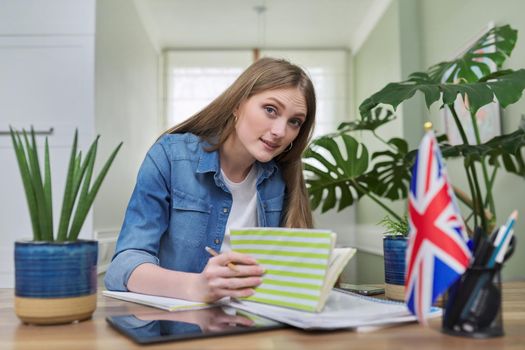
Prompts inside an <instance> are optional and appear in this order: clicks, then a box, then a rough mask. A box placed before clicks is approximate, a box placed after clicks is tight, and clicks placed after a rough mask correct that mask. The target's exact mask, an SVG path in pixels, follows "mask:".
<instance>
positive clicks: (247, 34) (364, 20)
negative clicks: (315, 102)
mask: <svg viewBox="0 0 525 350" xmlns="http://www.w3.org/2000/svg"><path fill="white" fill-rule="evenodd" d="M390 2H391V0H135V4H136V7H137V10H138V12H139V16H140V18H141V20H142V22H143V24H144V26H145V28H146V31H147V32H148V35H149V36H150V38H151V40H152V42H153V44H154V46H155V47H156V48H157V49H158V50H163V49H169V48H253V47H260V48H349V49H350V50H352V51H353V52H356V51H357V50H358V49H359V47H360V46H361V44H362V43H363V41H364V40H365V39H366V37H367V36H368V34H369V32H370V31H371V30H372V29H373V27H374V26H375V24H376V23H377V21H378V20H379V18H380V17H381V15H382V14H383V13H384V11H385V10H386V8H387V7H388V5H389V4H390ZM256 7H259V8H261V7H262V8H263V9H264V10H263V11H262V13H261V14H258V13H257V11H256Z"/></svg>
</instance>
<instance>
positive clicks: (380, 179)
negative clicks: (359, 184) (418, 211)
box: [367, 138, 411, 200]
mask: <svg viewBox="0 0 525 350" xmlns="http://www.w3.org/2000/svg"><path fill="white" fill-rule="evenodd" d="M388 143H389V144H390V145H391V146H392V147H393V149H392V150H386V151H381V152H375V153H374V154H373V155H372V159H375V160H377V162H376V163H375V164H374V168H373V169H372V171H371V172H370V174H368V175H367V178H368V179H374V180H375V181H374V182H371V180H369V181H368V183H369V186H370V188H371V189H372V191H374V192H375V193H377V194H378V195H380V196H381V197H386V198H389V199H391V200H397V199H404V198H406V197H407V194H408V188H409V186H410V176H411V175H410V166H411V164H410V163H409V161H408V160H407V158H406V155H407V153H408V143H407V142H406V141H405V140H403V139H400V138H392V139H391V140H389V141H388ZM394 149H395V151H394Z"/></svg>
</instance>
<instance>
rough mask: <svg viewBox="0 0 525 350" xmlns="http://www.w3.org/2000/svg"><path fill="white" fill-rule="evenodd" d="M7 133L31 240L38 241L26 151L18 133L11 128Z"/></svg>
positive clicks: (37, 224)
mask: <svg viewBox="0 0 525 350" xmlns="http://www.w3.org/2000/svg"><path fill="white" fill-rule="evenodd" d="M9 132H10V134H11V141H12V142H13V148H14V150H15V154H16V160H17V163H18V168H19V170H20V175H21V177H22V184H23V185H24V190H25V194H26V200H27V207H28V208H29V216H30V218H31V227H32V228H33V239H34V240H35V241H39V240H41V239H42V237H41V233H40V224H39V220H38V207H37V204H36V196H35V190H34V188H33V183H32V180H31V172H30V170H29V164H28V160H27V157H26V151H25V149H24V145H23V143H22V140H21V138H20V132H18V131H15V130H14V129H13V128H12V127H11V126H10V127H9Z"/></svg>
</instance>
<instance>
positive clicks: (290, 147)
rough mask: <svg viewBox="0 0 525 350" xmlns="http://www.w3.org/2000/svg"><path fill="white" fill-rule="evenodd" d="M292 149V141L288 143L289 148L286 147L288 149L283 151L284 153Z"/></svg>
mask: <svg viewBox="0 0 525 350" xmlns="http://www.w3.org/2000/svg"><path fill="white" fill-rule="evenodd" d="M292 147H293V141H292V142H290V146H288V148H287V149H285V150H284V151H285V152H290V151H291V150H292Z"/></svg>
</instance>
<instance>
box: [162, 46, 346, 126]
mask: <svg viewBox="0 0 525 350" xmlns="http://www.w3.org/2000/svg"><path fill="white" fill-rule="evenodd" d="M261 56H268V57H278V58H284V59H287V60H289V61H291V62H293V63H295V64H297V65H299V66H301V67H302V68H303V69H305V71H307V73H308V74H309V75H310V77H311V78H312V82H313V84H314V87H315V90H316V96H317V115H316V119H317V123H316V130H315V135H321V134H325V133H328V132H331V131H334V130H335V129H336V127H337V126H338V125H339V123H340V122H342V121H345V120H348V115H347V89H346V82H347V79H348V77H347V63H346V62H347V52H346V51H345V50H261ZM252 60H253V53H252V51H250V50H230V51H220V50H217V51H215V50H184V51H183V50H181V51H169V52H167V53H166V68H167V69H166V79H167V80H166V82H167V98H166V112H167V113H166V127H167V128H168V127H171V126H173V125H175V124H178V123H180V122H182V121H184V120H185V119H187V118H188V117H190V116H192V115H193V114H195V113H196V112H198V111H199V110H201V109H202V108H203V107H205V106H206V105H207V104H208V103H210V102H211V101H212V100H213V99H214V98H215V97H217V96H218V95H219V94H220V93H222V92H223V91H224V90H225V89H226V88H227V87H228V86H229V85H230V84H231V83H233V81H234V80H235V79H236V78H237V77H238V76H239V74H240V73H241V72H242V71H243V70H244V69H245V68H246V67H248V66H249V65H250V64H251V63H252ZM315 135H314V136H315Z"/></svg>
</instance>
